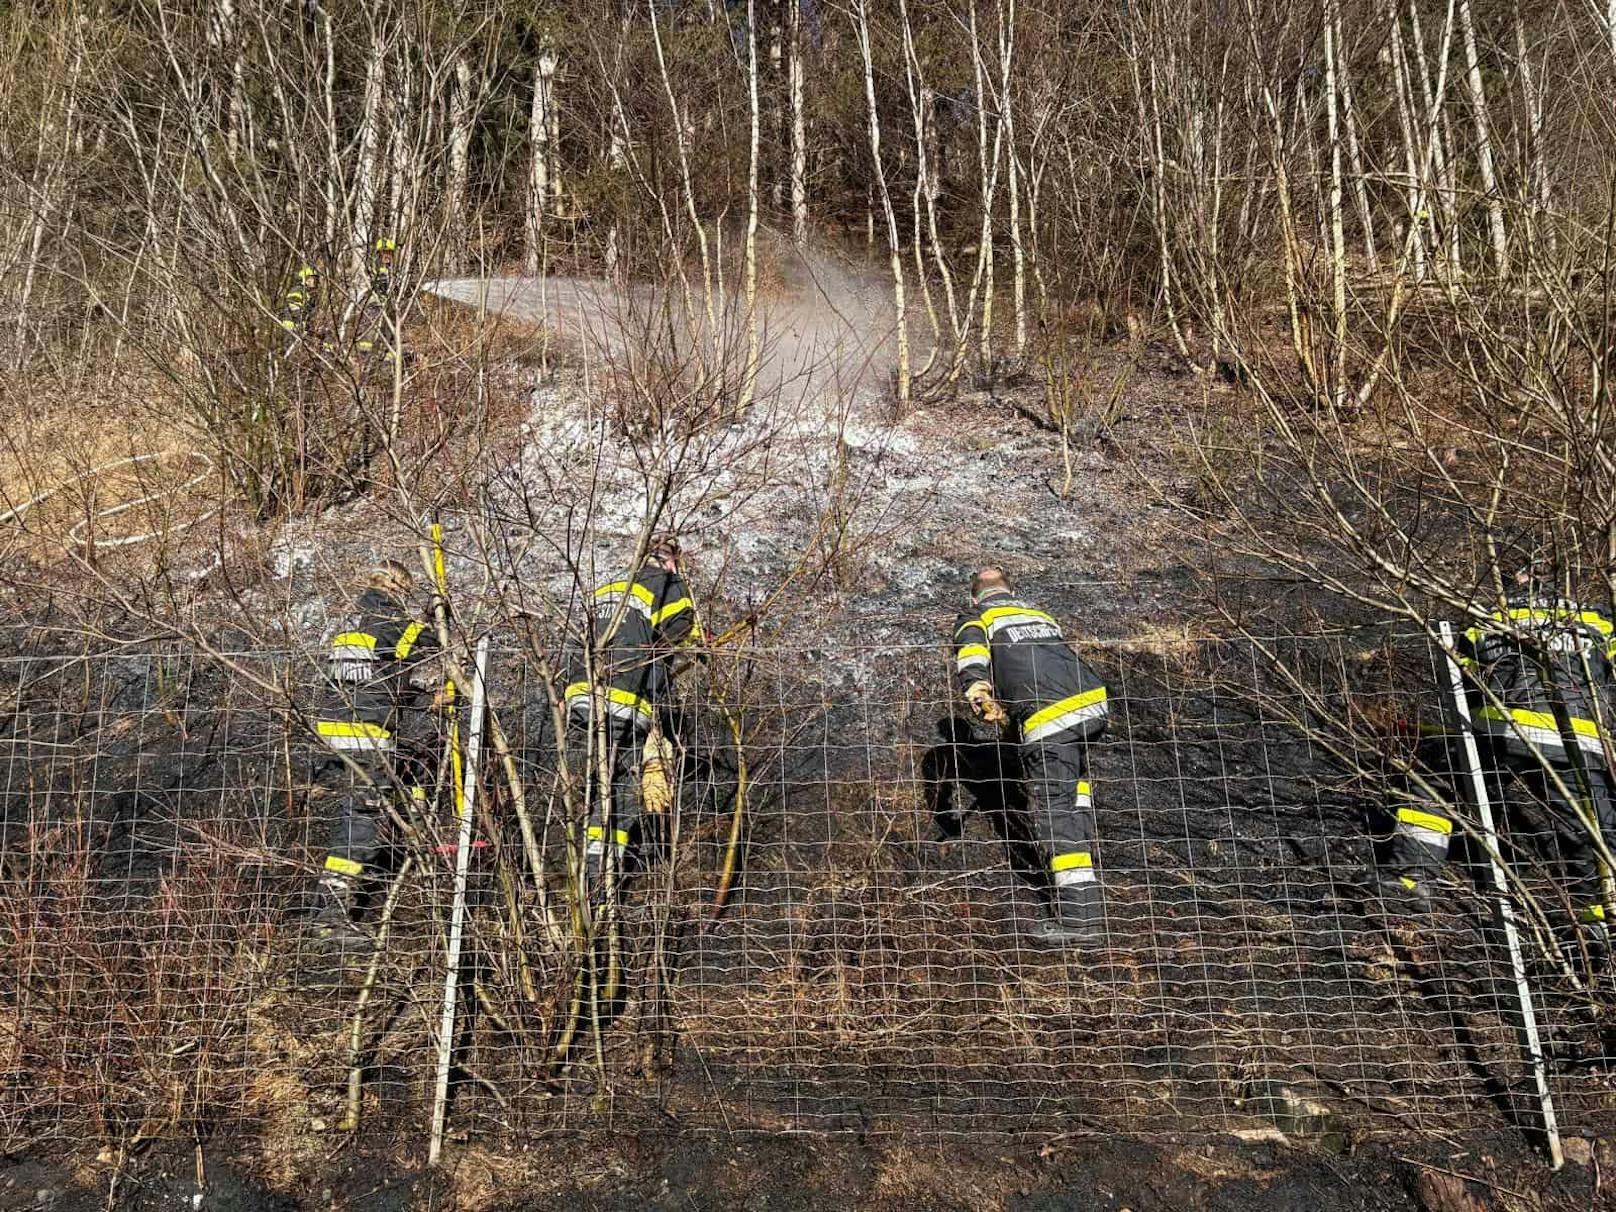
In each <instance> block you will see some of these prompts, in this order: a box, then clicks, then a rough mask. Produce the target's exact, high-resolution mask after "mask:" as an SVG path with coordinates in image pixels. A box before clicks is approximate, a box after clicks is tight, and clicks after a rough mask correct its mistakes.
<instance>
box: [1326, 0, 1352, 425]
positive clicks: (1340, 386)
mask: <svg viewBox="0 0 1616 1212" xmlns="http://www.w3.org/2000/svg"><path fill="white" fill-rule="evenodd" d="M1329 10H1330V11H1329V14H1328V20H1326V22H1325V24H1324V76H1325V80H1324V113H1325V129H1326V131H1327V132H1328V134H1329V139H1330V193H1329V237H1330V241H1329V243H1330V309H1331V311H1332V312H1334V315H1333V317H1332V319H1333V320H1334V330H1335V331H1334V334H1333V338H1334V340H1333V343H1334V345H1335V349H1334V351H1333V353H1334V356H1333V358H1332V359H1331V362H1332V366H1331V374H1330V380H1331V382H1330V402H1331V403H1332V404H1333V405H1334V406H1335V407H1336V408H1340V407H1341V405H1342V403H1343V402H1344V400H1345V399H1346V393H1347V382H1346V379H1347V236H1346V226H1345V224H1344V223H1343V221H1342V215H1341V195H1342V188H1341V121H1340V114H1339V113H1338V111H1337V96H1338V93H1339V91H1340V77H1339V76H1338V74H1337V53H1338V52H1337V47H1336V34H1337V32H1338V31H1339V29H1340V15H1341V14H1340V11H1339V7H1338V4H1337V2H1336V0H1329Z"/></svg>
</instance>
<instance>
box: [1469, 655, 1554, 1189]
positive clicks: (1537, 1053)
mask: <svg viewBox="0 0 1616 1212" xmlns="http://www.w3.org/2000/svg"><path fill="white" fill-rule="evenodd" d="M1440 627H1441V630H1442V651H1443V654H1444V655H1445V656H1446V657H1447V661H1448V679H1449V685H1450V687H1451V688H1452V691H1453V707H1454V710H1455V711H1456V712H1458V716H1459V725H1460V729H1459V730H1460V735H1461V740H1462V743H1463V745H1464V752H1465V764H1466V765H1467V766H1468V767H1469V771H1470V794H1471V798H1472V799H1473V800H1474V802H1475V805H1476V814H1477V815H1478V816H1479V817H1480V818H1481V828H1482V831H1483V832H1484V833H1485V834H1486V835H1487V863H1488V866H1489V867H1491V868H1492V873H1493V888H1494V890H1495V891H1496V892H1497V894H1498V918H1499V921H1500V923H1501V924H1502V925H1503V927H1504V938H1505V940H1506V942H1507V944H1508V946H1509V966H1510V968H1511V970H1512V971H1513V972H1514V975H1515V992H1516V995H1517V996H1518V997H1519V998H1520V1003H1521V1046H1522V1048H1523V1049H1524V1050H1525V1052H1526V1062H1527V1064H1528V1065H1529V1066H1530V1067H1531V1070H1532V1081H1533V1083H1534V1084H1535V1085H1536V1087H1537V1101H1538V1106H1539V1108H1541V1110H1542V1113H1543V1134H1544V1136H1545V1137H1546V1138H1547V1139H1548V1143H1549V1160H1550V1161H1551V1162H1552V1163H1553V1165H1554V1168H1555V1169H1556V1170H1558V1169H1559V1168H1560V1167H1561V1166H1562V1165H1564V1164H1565V1155H1564V1154H1563V1153H1562V1152H1561V1151H1560V1125H1559V1123H1558V1122H1557V1121H1556V1119H1555V1116H1554V1098H1553V1096H1552V1095H1550V1093H1549V1074H1548V1067H1547V1065H1545V1064H1544V1061H1543V1044H1542V1041H1541V1040H1540V1039H1539V1038H1538V1032H1537V1012H1536V1011H1535V1010H1534V1009H1533V1008H1532V986H1531V985H1530V984H1529V983H1528V981H1527V979H1526V961H1525V960H1524V959H1522V958H1521V939H1520V934H1519V932H1518V931H1517V930H1516V929H1515V909H1514V906H1513V905H1512V904H1511V902H1510V899H1509V881H1508V880H1507V879H1506V878H1505V875H1504V868H1503V867H1502V866H1501V865H1500V864H1499V861H1498V854H1499V849H1498V831H1497V830H1496V829H1495V828H1494V827H1493V809H1492V803H1491V802H1490V801H1489V800H1488V798H1487V780H1486V779H1485V778H1483V777H1482V773H1481V754H1480V752H1479V751H1478V750H1477V748H1476V734H1475V731H1474V730H1473V729H1472V728H1471V727H1470V704H1469V702H1468V701H1467V700H1466V698H1465V689H1464V673H1463V671H1461V670H1460V668H1459V662H1458V661H1456V660H1454V659H1453V653H1454V647H1453V628H1452V626H1450V625H1449V624H1447V623H1442V624H1440Z"/></svg>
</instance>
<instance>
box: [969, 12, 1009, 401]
mask: <svg viewBox="0 0 1616 1212" xmlns="http://www.w3.org/2000/svg"><path fill="white" fill-rule="evenodd" d="M970 30H971V66H972V69H973V70H974V71H975V73H976V154H977V168H978V171H979V173H980V174H981V177H980V180H981V183H982V184H981V188H982V194H981V197H982V229H981V233H980V235H979V236H978V243H977V260H976V280H977V281H978V282H980V283H981V285H982V330H981V332H980V333H978V334H977V356H978V358H979V359H980V362H981V367H982V373H983V374H989V373H991V372H992V368H993V290H994V282H993V264H994V249H993V200H994V194H995V193H996V192H997V187H998V178H999V152H1000V147H1001V144H1002V142H1003V139H1004V115H1003V114H1002V113H1001V114H1000V115H998V117H997V119H996V120H995V122H994V126H993V155H992V159H991V160H990V159H989V157H988V114H987V73H986V72H985V71H984V70H983V64H982V41H981V37H980V35H979V34H978V33H977V22H976V0H971V7H970ZM972 289H973V291H974V289H975V288H974V287H973V288H972Z"/></svg>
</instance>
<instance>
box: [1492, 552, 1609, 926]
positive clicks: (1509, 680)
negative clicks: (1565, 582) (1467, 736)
mask: <svg viewBox="0 0 1616 1212" xmlns="http://www.w3.org/2000/svg"><path fill="white" fill-rule="evenodd" d="M1460 657H1461V662H1462V663H1463V664H1464V665H1465V666H1466V667H1467V668H1468V670H1469V671H1470V673H1471V675H1472V678H1473V680H1474V682H1475V683H1476V685H1475V686H1473V688H1472V690H1471V718H1472V720H1473V721H1474V724H1475V728H1476V731H1477V732H1478V733H1480V734H1481V735H1482V738H1483V739H1484V752H1488V753H1490V755H1491V758H1492V760H1491V762H1489V763H1488V764H1489V765H1490V766H1491V767H1492V768H1493V774H1494V780H1493V781H1494V784H1495V789H1496V792H1497V794H1498V796H1499V799H1500V801H1501V802H1502V803H1503V804H1504V806H1505V807H1506V808H1507V809H1509V810H1510V815H1511V817H1512V818H1514V817H1519V816H1521V815H1523V813H1524V811H1525V809H1526V808H1527V807H1528V806H1529V805H1530V804H1542V805H1546V806H1547V809H1548V819H1549V825H1550V828H1551V829H1552V830H1553V834H1554V838H1555V841H1556V843H1557V847H1558V851H1559V861H1560V866H1561V869H1562V872H1563V876H1564V889H1565V892H1566V895H1567V896H1568V897H1569V899H1570V901H1571V907H1572V911H1573V913H1574V914H1575V915H1576V918H1577V920H1578V921H1579V922H1581V923H1582V924H1583V926H1584V928H1585V929H1586V930H1587V932H1588V936H1589V940H1590V942H1591V943H1592V944H1593V946H1594V948H1596V949H1597V950H1598V951H1599V952H1601V953H1608V949H1609V938H1610V932H1609V922H1610V920H1611V918H1612V906H1611V901H1610V892H1609V887H1608V880H1609V877H1610V872H1609V871H1607V870H1606V869H1605V866H1604V863H1603V861H1602V859H1601V856H1600V853H1599V847H1598V846H1597V845H1596V844H1595V842H1594V837H1595V836H1598V837H1601V838H1602V839H1603V841H1604V843H1605V846H1606V847H1607V848H1608V847H1610V846H1611V845H1613V844H1616V802H1613V800H1612V789H1611V771H1610V767H1609V765H1608V763H1607V760H1606V739H1607V738H1608V737H1609V736H1610V735H1611V726H1612V721H1613V719H1616V664H1613V662H1616V620H1613V612H1612V611H1610V610H1608V609H1592V608H1590V607H1588V606H1584V605H1582V604H1580V603H1577V602H1574V601H1571V600H1568V599H1566V598H1564V597H1561V596H1560V595H1559V594H1558V593H1555V592H1553V591H1552V590H1549V589H1547V588H1546V587H1545V586H1544V585H1543V584H1542V583H1541V582H1540V581H1538V579H1537V578H1536V576H1535V575H1534V573H1533V570H1531V569H1525V570H1522V571H1521V572H1520V573H1517V574H1516V577H1515V586H1514V588H1513V589H1512V590H1511V591H1510V593H1509V594H1508V595H1507V597H1506V599H1505V602H1504V605H1503V608H1502V609H1500V610H1496V611H1494V612H1493V613H1492V615H1491V616H1490V617H1489V618H1488V619H1486V620H1485V621H1483V622H1482V623H1480V624H1478V625H1477V626H1474V627H1471V628H1470V629H1469V630H1468V631H1466V632H1465V635H1464V639H1463V640H1462V641H1461V642H1460ZM1566 792H1570V798H1568V797H1567V795H1566ZM1523 793H1524V795H1523ZM1523 799H1524V800H1525V801H1527V802H1528V803H1527V804H1523V803H1522V800H1523ZM1512 801H1513V802H1512Z"/></svg>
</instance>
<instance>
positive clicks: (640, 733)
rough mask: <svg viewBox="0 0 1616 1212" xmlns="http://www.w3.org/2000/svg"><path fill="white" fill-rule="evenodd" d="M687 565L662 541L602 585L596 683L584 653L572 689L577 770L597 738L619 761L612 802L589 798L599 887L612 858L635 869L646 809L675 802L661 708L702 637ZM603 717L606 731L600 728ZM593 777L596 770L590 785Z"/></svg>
mask: <svg viewBox="0 0 1616 1212" xmlns="http://www.w3.org/2000/svg"><path fill="white" fill-rule="evenodd" d="M682 559H683V552H682V551H681V548H680V544H679V540H678V539H677V538H675V537H674V536H671V535H661V536H658V537H657V538H655V539H654V540H653V541H652V543H651V546H650V549H649V552H648V554H647V557H646V561H645V564H644V565H643V566H642V567H641V568H640V569H639V570H638V571H637V572H633V573H625V574H624V575H623V576H620V577H617V578H615V579H613V580H611V581H608V582H606V583H605V584H603V585H600V586H598V587H596V589H595V591H594V594H593V598H592V601H591V603H590V616H589V624H588V633H587V635H586V636H585V637H584V642H585V643H586V644H588V646H589V649H590V651H591V652H593V653H595V654H596V656H595V660H596V668H595V680H594V681H593V682H591V681H590V680H589V679H588V676H587V673H586V670H585V666H584V664H583V660H582V655H581V654H580V655H579V656H578V657H577V658H575V660H574V664H573V676H572V678H571V679H570V681H569V683H568V685H567V687H566V690H565V692H564V697H565V700H566V707H567V731H568V749H569V750H570V751H571V752H572V753H574V754H576V755H577V758H576V759H575V766H576V764H577V763H578V762H585V763H587V762H589V760H590V755H591V754H593V753H594V752H595V749H594V746H593V745H592V744H591V743H590V742H591V740H592V738H594V737H596V736H600V737H603V739H604V741H605V743H606V745H607V747H608V751H609V753H610V757H611V796H610V803H609V804H608V802H607V797H606V796H604V795H601V794H599V793H598V792H597V793H596V794H595V795H593V796H592V797H591V801H592V802H591V806H590V816H589V824H588V829H587V833H586V846H585V851H584V854H585V866H586V876H587V878H588V880H589V881H590V883H591V885H592V886H594V885H596V884H597V882H598V881H599V879H600V877H601V874H602V873H603V871H604V870H605V869H606V864H607V861H608V859H609V860H610V862H611V864H612V866H613V867H614V869H615V870H616V872H617V873H618V875H619V876H622V875H624V874H627V873H629V871H630V864H631V862H632V860H633V858H634V856H633V855H631V853H630V851H629V842H630V834H631V832H632V831H633V828H634V826H635V824H636V822H638V821H639V819H640V816H641V813H642V811H643V812H649V813H653V814H657V815H661V814H665V813H666V812H667V811H668V810H669V809H670V808H671V807H672V805H673V780H674V777H675V772H676V770H677V767H678V762H677V759H676V757H675V755H674V752H673V745H672V744H671V743H670V741H669V740H668V738H667V735H666V733H665V732H664V729H663V726H662V721H661V711H662V708H663V705H664V703H665V701H666V699H667V698H668V695H669V693H670V691H671V690H672V687H673V671H672V669H671V668H670V665H671V663H672V660H673V658H674V656H675V655H676V654H677V653H678V652H679V651H680V650H681V649H684V648H687V647H688V646H689V645H692V644H696V643H699V642H700V641H701V639H702V631H701V624H700V622H699V621H698V620H697V617H696V605H695V602H694V601H693V600H692V598H691V596H690V590H689V588H688V587H687V586H686V585H685V581H684V577H683V576H682V575H681V574H680V565H681V560H682ZM614 620H615V626H614V625H613V624H614ZM597 721H601V722H603V724H604V731H603V732H598V731H597V730H596V729H595V728H594V727H593V726H592V725H594V724H595V723H596V722H597ZM594 773H595V772H594V770H593V768H591V769H590V770H589V771H588V774H589V777H590V778H591V779H593V777H594Z"/></svg>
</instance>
